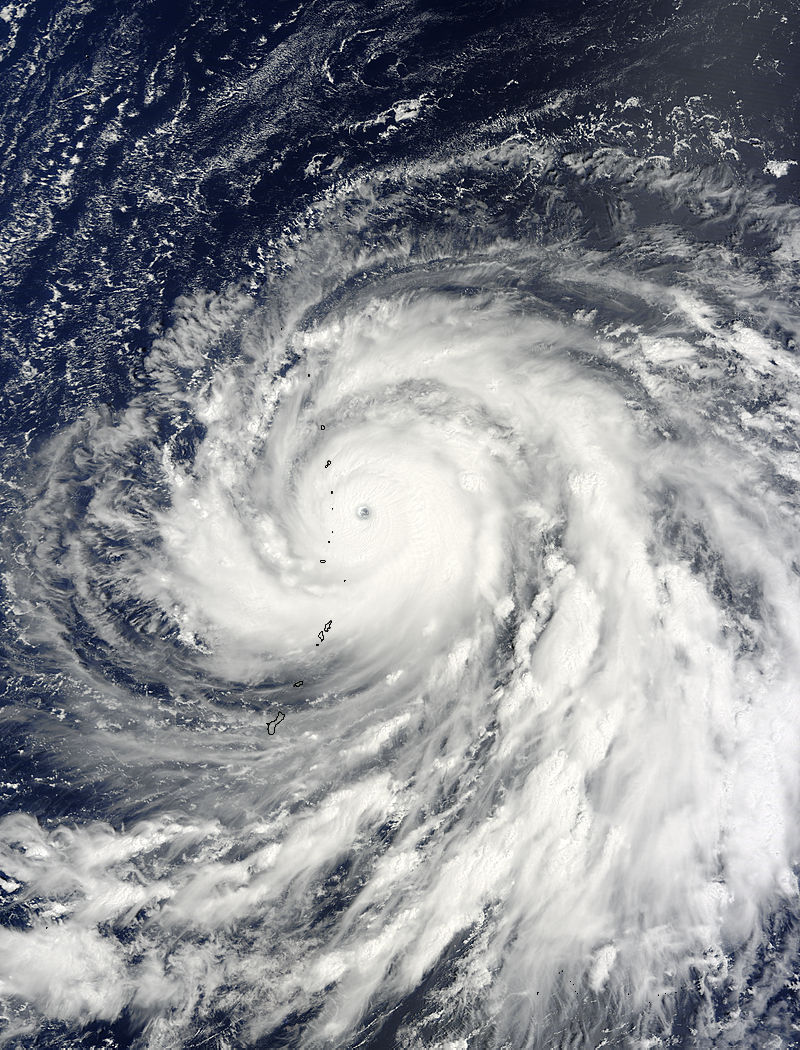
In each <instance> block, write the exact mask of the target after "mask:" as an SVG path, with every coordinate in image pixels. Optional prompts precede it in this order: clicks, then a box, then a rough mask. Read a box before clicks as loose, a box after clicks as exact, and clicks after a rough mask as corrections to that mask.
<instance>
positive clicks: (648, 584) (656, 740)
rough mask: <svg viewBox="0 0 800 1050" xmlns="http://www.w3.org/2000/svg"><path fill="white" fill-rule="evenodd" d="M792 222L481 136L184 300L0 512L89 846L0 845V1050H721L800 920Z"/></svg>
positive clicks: (40, 831)
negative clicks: (126, 399)
mask: <svg viewBox="0 0 800 1050" xmlns="http://www.w3.org/2000/svg"><path fill="white" fill-rule="evenodd" d="M687 201H688V207H689V208H690V209H691V210H693V211H694V213H695V214H697V215H699V216H701V217H702V221H704V222H706V223H707V224H708V226H709V228H710V227H711V226H712V225H713V226H714V227H715V228H716V229H720V228H721V229H722V234H720V235H718V236H716V237H714V238H709V239H708V240H707V241H706V242H705V243H703V244H699V243H697V242H691V243H690V239H689V238H690V234H689V233H687V232H686V230H684V229H682V228H681V226H680V224H679V223H678V221H677V219H676V214H677V212H678V209H679V207H686V206H687V205H686V202H687ZM637 210H638V212H639V213H640V214H647V215H648V216H649V218H648V222H647V224H643V223H641V222H634V217H635V214H636V213H637ZM754 225H757V226H758V228H759V230H760V232H761V236H763V237H767V238H769V239H770V243H771V251H772V254H771V255H770V256H769V258H768V259H767V260H766V261H765V258H764V257H763V256H759V257H758V258H756V257H755V256H751V255H749V254H748V246H747V244H748V242H747V231H748V230H751V229H752V228H753V226H754ZM798 231H800V221H799V216H798V213H797V211H796V210H795V209H793V208H791V207H790V206H788V205H782V204H779V203H778V202H777V201H776V200H775V199H774V198H773V197H772V196H771V193H770V191H768V190H767V189H764V188H759V187H758V186H751V187H750V188H749V190H748V193H747V194H744V193H743V192H742V191H741V189H740V188H738V187H737V185H736V184H735V183H734V182H732V181H731V180H730V179H727V178H726V177H725V175H724V173H722V172H720V171H715V170H714V169H709V170H707V171H704V172H702V173H700V174H698V173H695V174H691V173H687V171H686V170H679V169H677V168H673V167H672V166H671V164H670V162H669V161H668V160H666V159H664V158H657V157H656V158H650V160H647V161H642V160H637V159H634V158H631V157H629V156H628V155H626V154H625V153H624V152H623V151H621V150H620V151H614V150H607V151H598V152H597V153H596V154H595V155H593V156H592V157H591V158H588V157H587V156H586V155H580V156H579V155H562V154H561V153H559V151H557V150H553V151H549V150H547V149H546V148H545V147H544V146H543V145H542V144H541V142H539V143H536V142H534V141H532V140H529V139H526V138H525V137H524V136H522V135H511V136H509V137H507V138H505V140H504V141H503V142H502V144H498V145H496V146H492V147H490V148H486V149H482V150H472V151H466V152H464V153H463V154H462V155H461V156H459V157H458V158H457V159H455V160H451V161H448V162H446V163H445V162H442V163H440V164H434V163H433V162H432V161H426V162H425V163H420V164H418V165H409V166H407V167H405V168H403V169H399V168H398V169H397V170H395V169H387V170H385V171H384V172H382V173H381V174H379V175H373V176H371V177H369V178H366V177H365V178H364V179H356V178H354V179H352V180H350V181H347V182H345V183H343V184H342V185H341V186H339V187H338V188H337V189H336V190H335V191H331V192H330V193H329V194H328V195H327V196H322V197H320V198H319V199H318V200H316V201H315V202H314V203H313V204H312V205H310V206H309V208H308V210H307V211H306V213H305V214H304V215H303V216H302V218H300V219H298V220H297V222H296V223H295V225H294V226H292V227H291V228H289V229H287V230H286V231H285V232H284V234H283V236H282V237H281V239H280V240H277V241H273V242H271V243H270V244H265V245H264V246H263V258H264V280H263V285H262V286H260V287H251V288H245V287H242V288H239V287H237V288H233V289H230V290H229V291H228V292H226V293H224V294H221V295H211V294H208V295H196V296H194V297H186V298H184V299H182V300H180V301H179V303H178V305H177V307H176V310H175V314H174V317H173V321H172V324H171V327H170V328H169V329H168V330H167V331H165V332H164V333H163V334H162V335H161V336H160V338H159V339H158V340H157V341H156V343H155V345H154V347H153V349H152V351H151V352H150V354H149V356H148V359H147V361H146V366H145V369H144V370H143V372H142V374H141V375H140V376H139V378H138V387H137V391H136V393H135V396H134V397H133V398H132V400H131V401H130V403H129V404H127V405H126V406H124V407H122V408H120V409H119V410H115V411H111V410H106V409H102V410H101V409H99V408H93V407H89V408H87V410H86V411H85V412H84V414H83V416H82V418H81V419H80V420H78V421H77V422H76V423H74V424H73V425H71V426H70V427H68V428H64V429H62V430H61V431H60V432H59V433H58V434H57V435H56V436H55V437H53V438H52V439H50V440H49V442H48V443H47V444H46V445H44V446H42V448H40V449H39V450H38V452H37V455H36V459H35V464H34V466H33V467H30V468H27V473H25V474H24V475H23V474H20V479H19V482H18V487H19V491H20V492H21V493H22V494H23V496H21V497H20V499H19V504H18V505H19V508H20V509H19V512H18V513H17V514H16V515H14V516H12V519H11V530H10V538H9V539H8V541H7V544H8V549H9V550H13V551H14V552H15V560H14V561H13V562H10V563H9V570H8V591H9V599H8V615H9V618H10V619H9V622H12V621H13V624H14V625H15V628H14V629H15V630H16V631H17V632H18V636H19V638H20V639H21V640H22V641H23V642H24V644H25V645H27V646H28V647H29V649H30V652H33V651H34V649H36V650H37V651H38V652H40V653H41V652H42V651H44V652H46V653H47V654H49V655H48V658H47V659H48V660H49V663H47V664H42V659H43V658H41V657H40V658H39V663H38V664H35V668H34V670H31V669H30V666H33V665H30V666H27V667H26V665H25V662H24V660H23V659H22V658H20V663H19V666H18V667H17V668H16V673H17V674H18V675H19V676H24V675H28V676H29V677H30V676H31V675H33V676H34V677H35V678H36V683H37V684H36V686H35V688H34V689H33V691H32V692H31V693H30V695H34V694H35V695H36V696H37V697H38V700H37V702H36V703H33V702H31V703H30V704H29V705H28V706H27V707H25V708H18V709H17V710H16V711H15V715H14V718H15V719H16V722H15V726H16V729H17V730H18V731H19V732H33V731H34V730H36V731H37V732H38V733H39V735H40V739H42V740H44V741H45V742H46V749H47V754H48V756H49V758H48V759H47V760H48V761H50V762H53V763H56V764H57V765H58V766H59V768H61V769H64V770H68V771H69V779H70V784H71V790H72V791H73V792H74V795H75V799H77V802H75V803H74V806H77V805H79V804H83V803H82V802H81V800H84V799H88V798H89V797H90V796H91V794H92V793H93V792H96V791H101V793H102V796H103V798H104V799H105V800H106V801H105V802H104V805H105V807H106V810H105V814H106V815H105V818H104V819H102V820H100V819H92V820H85V821H81V822H79V823H77V824H76V823H72V822H69V821H65V822H63V823H60V824H59V823H55V824H53V823H49V824H48V823H46V822H40V821H37V819H36V817H35V815H34V814H28V813H24V812H20V813H17V814H14V815H10V816H7V817H5V818H4V819H3V821H2V823H0V840H1V842H2V857H1V859H0V867H1V868H2V870H3V872H4V879H5V882H4V888H5V889H6V890H7V891H8V892H9V893H10V894H11V895H12V896H15V898H16V899H17V901H18V906H19V907H20V908H23V907H24V908H27V909H28V911H29V914H30V916H31V917H30V919H29V921H28V922H27V923H26V924H25V925H20V926H19V927H17V928H13V927H6V928H4V929H3V930H2V932H0V949H1V950H2V956H3V958H4V960H11V962H10V963H8V964H7V966H6V970H5V972H4V974H3V975H2V986H3V990H4V994H5V995H7V996H9V997H11V999H12V1000H13V1001H15V1002H22V1001H24V1002H25V1003H27V1004H28V1005H27V1007H26V1009H25V1010H24V1011H22V1012H19V1013H17V1014H15V1015H14V1019H13V1023H12V1030H13V1032H14V1033H16V1035H17V1036H19V1037H23V1036H24V1035H25V1033H26V1032H30V1031H32V1030H33V1029H34V1027H35V1026H36V1025H38V1024H41V1023H43V1021H42V1019H43V1018H44V1019H47V1023H48V1024H51V1025H54V1026H56V1029H54V1030H59V1031H63V1032H69V1031H71V1030H72V1029H71V1027H70V1026H74V1025H75V1024H76V1023H77V1022H78V1021H84V1020H85V1019H86V1018H87V1017H88V1018H90V1019H94V1020H96V1021H98V1023H99V1022H101V1021H111V1020H117V1021H119V1019H120V1018H123V1019H124V1023H125V1024H127V1025H128V1026H130V1029H131V1031H133V1032H135V1033H138V1035H137V1038H138V1039H139V1040H140V1041H139V1043H137V1045H140V1046H142V1047H151V1048H156V1047H157V1048H159V1050H161V1048H166V1047H175V1048H178V1047H183V1046H190V1045H191V1046H194V1045H197V1046H199V1045H201V1043H200V1042H199V1041H198V1040H200V1035H199V1034H197V1033H200V1032H205V1033H206V1035H208V1037H209V1038H213V1039H215V1040H216V1043H215V1044H214V1045H218V1046H240V1045H263V1046H279V1045H280V1046H303V1047H344V1046H356V1045H372V1044H370V1042H369V1040H370V1039H372V1038H376V1039H377V1038H378V1037H380V1038H382V1039H384V1042H383V1043H379V1042H376V1043H375V1044H374V1045H376V1046H377V1045H386V1046H388V1045H396V1046H431V1047H444V1046H447V1047H451V1048H452V1050H456V1048H459V1047H465V1048H466V1047H467V1046H486V1047H490V1046H496V1047H506V1046H508V1047H521V1046H542V1047H543V1046H553V1045H563V1046H567V1045H574V1046H589V1045H592V1046H594V1045H603V1043H602V1041H603V1040H604V1039H608V1040H609V1042H610V1043H611V1044H613V1045H629V1044H628V1043H625V1040H626V1039H627V1040H629V1043H630V1045H637V1046H642V1047H644V1046H654V1045H667V1044H666V1042H664V1040H667V1039H668V1038H669V1037H670V1034H671V1033H672V1034H673V1035H674V1034H675V1033H676V1032H679V1031H680V1025H681V1024H682V1023H684V1020H685V1019H686V1018H691V1024H692V1026H693V1031H694V1032H695V1034H696V1038H697V1039H698V1040H706V1041H705V1042H697V1043H696V1044H695V1045H708V1046H710V1045H712V1043H711V1040H716V1042H714V1043H713V1045H715V1046H728V1045H730V1046H739V1045H750V1043H749V1040H750V1039H751V1038H752V1032H753V1031H754V1030H755V1029H754V1026H755V1025H756V1019H757V1018H761V1020H760V1021H759V1022H758V1023H761V1024H763V1023H764V1021H763V1018H764V1015H765V1011H766V1012H767V1017H768V1016H769V1015H768V1011H767V1007H766V1005H765V1004H766V1003H767V1002H768V1001H772V998H771V997H774V996H775V995H776V994H777V993H778V992H779V990H780V988H782V987H783V983H782V982H785V981H788V980H789V979H790V978H789V975H788V973H784V972H783V971H782V968H781V966H780V965H778V966H775V967H772V968H769V969H767V968H766V967H765V966H764V959H765V953H770V952H771V953H772V954H773V955H777V956H780V954H781V953H782V952H783V953H785V958H786V959H789V958H790V956H791V953H792V951H793V950H794V945H795V938H794V937H793V934H792V933H791V931H792V930H794V929H796V918H797V911H798V888H797V879H796V875H795V871H794V865H795V863H796V858H797V848H798V841H797V823H796V812H797V804H798V787H799V786H800V785H799V783H798V778H799V775H800V768H799V767H798V762H797V755H798V743H799V740H798V733H799V731H800V724H799V723H800V709H799V708H798V705H797V681H798V674H800V620H798V617H797V609H798V574H800V568H798V566H800V551H798V546H799V545H800V544H799V541H798V536H797V528H796V522H797V509H798V507H797V499H798V483H799V482H800V472H798V463H797V443H796V432H797V429H796V428H797V422H798V420H797V408H796V406H797V404H798V403H800V402H798V396H799V395H800V367H799V366H798V359H797V344H796V339H797V318H798V313H797V303H796V298H795V291H794V289H795V288H796V285H794V284H793V281H795V279H796V273H797V265H798V263H797V247H798V245H799V244H800V236H799V235H798ZM23 497H24V499H23ZM23 506H24V512H23V509H22V508H23ZM34 663H35V662H34ZM36 676H38V677H36ZM278 715H280V716H281V717H280V721H279V722H275V723H274V725H272V724H271V726H270V732H269V733H267V731H266V726H265V723H267V722H268V721H269V722H270V723H272V722H273V720H275V719H276V718H277V717H278ZM98 785H99V787H98ZM74 806H73V808H74ZM131 813H133V814H134V819H132V820H131V818H130V814H131ZM123 814H128V816H125V817H124V819H123V820H122V821H120V819H119V818H120V817H121V816H122V815H123ZM780 930H783V931H784V933H783V934H780ZM34 960H35V965H34ZM787 967H788V963H787ZM745 987H748V988H750V989H751V992H750V993H749V997H748V998H747V1000H746V1002H745V999H743V998H742V992H743V989H744V988H745ZM119 1023H123V1022H122V1021H119ZM767 1023H768V1022H767ZM59 1025H60V1026H61V1028H60V1029H58V1026H59ZM555 1033H561V1035H560V1036H559V1038H560V1039H561V1042H558V1043H556V1042H554V1041H553V1040H554V1039H555V1038H556V1035H555ZM192 1040H195V1041H192ZM359 1040H360V1041H359ZM259 1041H261V1042H260V1043H259ZM65 1045H66V1044H65ZM69 1045H71V1044H69ZM76 1045H77V1044H76Z"/></svg>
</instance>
